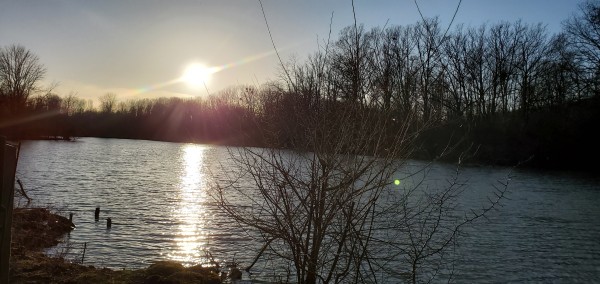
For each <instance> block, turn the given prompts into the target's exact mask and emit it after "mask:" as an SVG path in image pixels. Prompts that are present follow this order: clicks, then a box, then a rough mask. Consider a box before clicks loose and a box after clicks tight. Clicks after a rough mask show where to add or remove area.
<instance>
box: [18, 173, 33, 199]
mask: <svg viewBox="0 0 600 284" xmlns="http://www.w3.org/2000/svg"><path fill="white" fill-rule="evenodd" d="M17 183H18V184H19V188H20V189H21V195H23V196H24V197H25V198H27V204H29V202H31V198H30V197H29V196H28V195H27V193H26V192H25V188H24V187H23V183H22V182H21V180H20V179H17Z"/></svg>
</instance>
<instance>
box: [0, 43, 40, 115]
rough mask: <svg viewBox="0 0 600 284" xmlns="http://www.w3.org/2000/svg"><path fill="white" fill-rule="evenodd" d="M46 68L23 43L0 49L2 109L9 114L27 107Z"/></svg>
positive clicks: (0, 105) (0, 96)
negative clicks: (28, 100)
mask: <svg viewBox="0 0 600 284" xmlns="http://www.w3.org/2000/svg"><path fill="white" fill-rule="evenodd" d="M45 73H46V69H45V68H44V66H42V64H41V63H40V62H39V59H38V57H37V56H36V55H35V54H33V53H32V52H30V51H29V50H27V49H25V47H23V46H21V45H11V46H7V47H3V48H1V49H0V109H1V108H4V109H5V111H3V112H4V113H8V114H9V115H11V114H12V115H14V114H17V113H18V112H20V111H22V110H23V109H24V108H25V104H26V102H27V99H28V98H29V96H30V95H31V94H32V93H33V92H34V91H35V90H36V89H37V84H38V83H39V81H40V80H41V79H42V78H44V75H45Z"/></svg>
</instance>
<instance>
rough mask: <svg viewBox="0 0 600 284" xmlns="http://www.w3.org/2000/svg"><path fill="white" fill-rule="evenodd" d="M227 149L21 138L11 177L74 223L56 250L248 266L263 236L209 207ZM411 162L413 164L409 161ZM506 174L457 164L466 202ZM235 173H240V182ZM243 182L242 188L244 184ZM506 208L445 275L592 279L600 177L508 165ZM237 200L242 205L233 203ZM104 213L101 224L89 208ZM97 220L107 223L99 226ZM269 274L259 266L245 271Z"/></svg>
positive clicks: (481, 198)
mask: <svg viewBox="0 0 600 284" xmlns="http://www.w3.org/2000/svg"><path fill="white" fill-rule="evenodd" d="M228 157H229V153H228V151H227V149H226V148H224V147H216V146H208V145H197V144H179V143H166V142H153V141H136V140H118V139H96V138H83V139H80V140H78V141H77V142H56V141H27V142H24V143H23V145H22V148H21V156H20V160H19V166H18V171H17V177H18V178H19V179H21V180H22V181H23V182H24V183H25V186H26V188H27V189H28V193H29V194H30V196H31V197H33V198H34V200H35V202H36V205H49V206H50V207H52V208H54V209H56V210H59V211H60V212H62V213H63V215H65V216H68V214H69V213H74V223H75V224H76V225H77V228H76V229H75V230H74V231H73V232H71V234H70V235H69V236H68V237H67V238H66V240H65V241H66V242H67V245H65V246H63V247H60V248H58V249H55V250H54V251H53V253H64V254H65V255H67V256H68V257H70V258H73V259H75V258H80V257H81V253H82V247H83V244H84V243H87V249H86V252H85V259H84V262H85V263H86V264H94V265H97V266H106V267H112V268H123V267H127V268H138V267H144V266H147V265H148V264H149V263H151V262H153V261H155V260H164V259H173V260H178V261H182V262H184V263H187V264H195V263H200V262H206V261H207V259H208V258H207V252H209V253H210V254H212V255H213V256H214V258H215V260H216V261H220V262H221V261H231V260H233V259H234V258H235V260H236V261H237V262H240V263H242V264H244V265H247V264H249V263H250V262H251V261H252V258H253V257H254V255H255V253H256V252H257V250H258V248H259V246H260V243H261V242H260V238H258V237H256V236H255V235H253V234H252V232H247V231H244V230H243V229H242V228H240V227H239V226H238V225H237V224H235V223H233V222H232V221H231V220H229V219H228V218H226V217H225V216H224V215H223V214H222V213H220V212H219V211H218V210H216V208H215V206H214V203H213V202H212V200H211V198H210V197H209V196H208V194H207V189H208V184H209V183H210V181H211V180H213V179H217V180H219V181H221V182H223V181H226V180H227V178H229V177H228V176H225V175H224V174H222V173H221V172H220V171H221V170H223V169H227V168H232V167H233V165H232V164H231V162H230V161H229V159H228ZM414 164H416V165H417V166H418V165H419V163H418V162H414ZM453 170H454V168H453V167H451V166H449V165H443V164H436V165H434V166H433V167H432V169H431V171H429V172H428V174H427V177H426V179H427V183H429V184H431V185H432V186H435V185H437V184H438V183H439V184H443V183H444V182H445V179H446V177H448V176H449V175H451V174H452V172H453ZM508 173H509V169H506V168H492V167H477V168H464V169H463V170H462V171H461V177H462V179H463V180H464V181H465V182H466V184H467V186H466V187H465V193H464V196H463V198H462V200H463V206H465V207H472V208H477V206H481V204H482V203H484V202H485V201H486V200H487V196H489V194H490V192H492V190H493V185H497V183H496V181H497V180H501V179H503V178H505V177H506V175H507V174H508ZM242 178H243V177H242ZM250 184H251V183H249V186H251V185H250ZM508 197H509V199H508V200H506V201H504V202H503V205H504V207H502V208H501V209H500V210H499V211H497V212H493V213H492V214H490V215H489V217H488V220H482V221H479V222H477V223H476V224H475V225H474V226H472V227H470V228H468V229H467V234H466V235H465V236H464V237H463V238H462V240H461V242H460V246H459V247H458V253H459V255H460V258H459V261H458V262H457V263H456V264H455V270H456V271H455V273H456V275H455V276H454V279H455V280H456V282H459V283H469V282H511V281H514V282H589V281H592V282H594V281H600V206H599V202H600V180H599V179H598V178H596V177H593V176H586V175H581V174H569V173H562V172H552V173H544V172H535V171H526V170H516V171H514V172H512V179H511V181H510V186H509V192H508ZM237 202H239V203H240V204H243V200H238V201H237ZM96 207H100V208H101V213H100V220H99V221H95V220H94V209H95V208H96ZM106 218H111V219H112V222H113V226H112V228H111V229H110V230H107V229H106V221H105V219H106ZM253 270H254V272H255V273H257V274H258V275H263V276H265V275H268V274H269V271H271V270H272V269H270V267H268V264H266V263H265V264H263V265H257V266H256V267H255V268H253Z"/></svg>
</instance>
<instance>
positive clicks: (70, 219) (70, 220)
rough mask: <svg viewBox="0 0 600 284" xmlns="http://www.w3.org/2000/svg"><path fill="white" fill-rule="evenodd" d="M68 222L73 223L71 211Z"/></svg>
mask: <svg viewBox="0 0 600 284" xmlns="http://www.w3.org/2000/svg"><path fill="white" fill-rule="evenodd" d="M69 222H71V223H73V213H69Z"/></svg>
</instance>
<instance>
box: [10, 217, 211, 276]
mask: <svg viewBox="0 0 600 284" xmlns="http://www.w3.org/2000/svg"><path fill="white" fill-rule="evenodd" d="M72 229H73V224H72V223H71V222H70V221H69V219H67V218H65V217H62V216H59V215H57V214H54V213H52V212H50V211H49V210H48V209H45V208H17V209H15V210H14V212H13V232H12V244H11V263H10V266H11V267H10V282H11V283H82V284H83V283H85V284H91V283H182V284H183V283H210V284H217V283H221V282H222V281H221V278H220V277H219V274H218V273H219V272H218V271H217V270H216V269H214V268H210V267H202V266H201V265H196V266H192V267H184V266H182V265H181V264H180V263H177V262H171V261H161V262H156V263H154V264H152V265H151V266H149V267H148V268H146V269H138V270H111V269H107V268H96V267H94V266H84V265H80V264H76V263H72V262H69V261H67V260H65V259H63V258H60V257H49V256H46V255H44V253H43V250H44V249H46V248H49V247H52V246H55V245H57V244H58V243H59V242H60V239H61V238H62V236H64V235H65V234H67V233H69V232H70V231H71V230H72Z"/></svg>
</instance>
